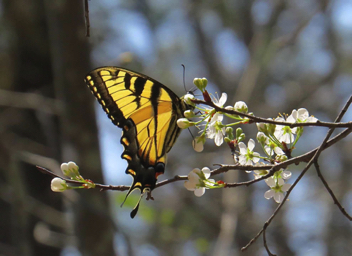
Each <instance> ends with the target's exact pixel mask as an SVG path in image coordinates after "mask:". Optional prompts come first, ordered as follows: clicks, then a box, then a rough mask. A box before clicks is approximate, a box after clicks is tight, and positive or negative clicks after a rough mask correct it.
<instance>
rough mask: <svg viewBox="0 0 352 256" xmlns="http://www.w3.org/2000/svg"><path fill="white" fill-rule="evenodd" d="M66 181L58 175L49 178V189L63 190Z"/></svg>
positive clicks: (65, 186) (65, 187)
mask: <svg viewBox="0 0 352 256" xmlns="http://www.w3.org/2000/svg"><path fill="white" fill-rule="evenodd" d="M67 188H68V187H67V184H66V181H65V180H63V179H60V178H58V177H56V178H54V179H52V180H51V190H52V191H54V192H63V191H65V190H66V189H67Z"/></svg>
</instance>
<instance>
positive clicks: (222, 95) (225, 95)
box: [219, 92, 227, 107]
mask: <svg viewBox="0 0 352 256" xmlns="http://www.w3.org/2000/svg"><path fill="white" fill-rule="evenodd" d="M226 101H227V94H226V93H225V92H223V93H222V94H221V97H220V99H219V106H221V107H222V106H224V105H225V102H226Z"/></svg>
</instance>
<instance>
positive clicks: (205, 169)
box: [202, 167, 210, 179]
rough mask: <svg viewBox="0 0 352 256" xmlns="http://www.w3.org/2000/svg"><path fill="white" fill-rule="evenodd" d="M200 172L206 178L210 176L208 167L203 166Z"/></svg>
mask: <svg viewBox="0 0 352 256" xmlns="http://www.w3.org/2000/svg"><path fill="white" fill-rule="evenodd" d="M202 172H203V173H204V176H205V178H206V179H208V178H209V177H210V169H209V168H208V167H204V168H203V169H202Z"/></svg>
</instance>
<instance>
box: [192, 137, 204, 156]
mask: <svg viewBox="0 0 352 256" xmlns="http://www.w3.org/2000/svg"><path fill="white" fill-rule="evenodd" d="M205 141H206V138H205V136H204V135H201V136H199V137H196V138H195V139H194V140H193V141H192V146H193V149H194V150H195V151H196V152H202V151H203V149H204V144H205Z"/></svg>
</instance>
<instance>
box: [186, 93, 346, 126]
mask: <svg viewBox="0 0 352 256" xmlns="http://www.w3.org/2000/svg"><path fill="white" fill-rule="evenodd" d="M192 102H194V103H196V104H204V105H207V106H210V107H212V108H214V109H215V110H216V111H217V112H222V113H227V114H231V115H238V116H243V117H246V118H248V119H249V120H250V121H251V122H256V123H267V124H276V125H285V126H289V127H291V128H293V127H301V126H322V127H328V128H337V127H340V128H350V127H352V122H347V123H335V122H334V123H331V122H322V121H319V120H318V121H317V122H306V123H289V122H280V121H274V120H270V119H265V118H262V117H257V116H254V115H249V114H244V113H241V112H238V111H235V110H230V109H225V108H221V107H218V106H216V105H215V104H214V103H213V102H206V101H204V100H198V99H193V100H192Z"/></svg>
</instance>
